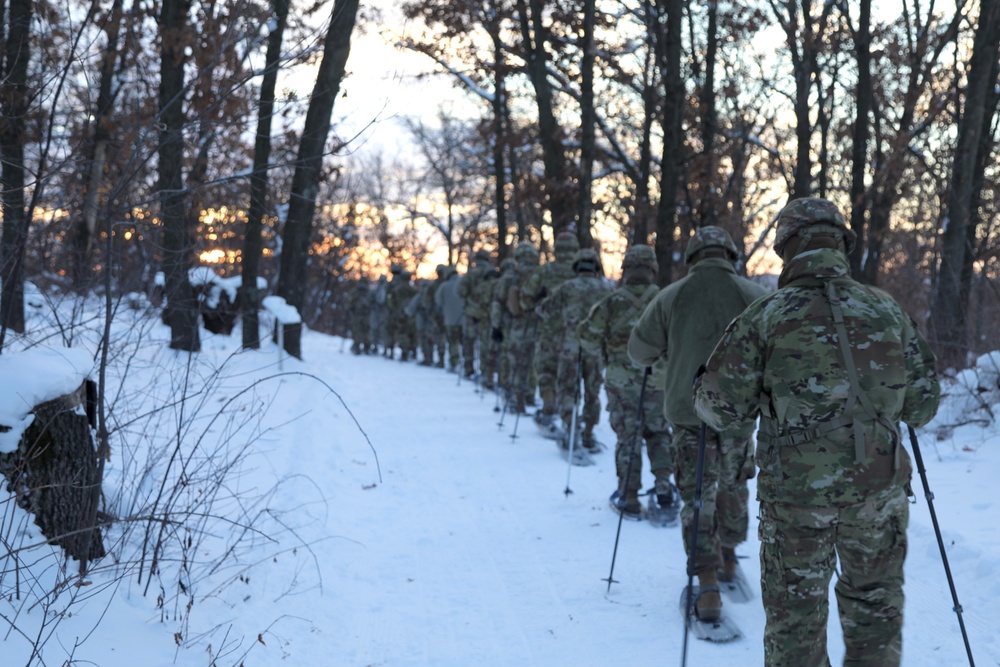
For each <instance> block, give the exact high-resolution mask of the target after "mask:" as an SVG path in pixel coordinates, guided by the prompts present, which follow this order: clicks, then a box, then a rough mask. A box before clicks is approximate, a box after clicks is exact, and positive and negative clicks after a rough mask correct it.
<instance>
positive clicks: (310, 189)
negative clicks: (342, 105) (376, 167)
mask: <svg viewBox="0 0 1000 667" xmlns="http://www.w3.org/2000/svg"><path fill="white" fill-rule="evenodd" d="M357 13H358V0H337V1H336V2H335V3H334V6H333V15H332V17H331V19H330V27H329V28H328V29H327V33H326V41H325V43H324V45H323V60H322V62H321V63H320V66H319V72H318V73H317V75H316V84H315V86H314V87H313V92H312V98H311V99H310V101H309V110H308V111H307V112H306V120H305V126H304V127H303V129H302V139H301V140H300V142H299V153H298V158H297V160H296V162H295V174H294V176H293V177H292V191H291V194H290V196H289V202H288V218H287V220H286V221H285V229H284V232H283V234H282V240H283V243H282V253H281V263H280V271H281V275H280V276H279V279H278V295H279V296H281V297H283V298H284V299H285V301H286V302H287V303H288V304H289V305H290V306H292V307H294V308H296V309H301V308H302V305H303V299H304V296H305V287H306V276H307V265H308V260H309V242H310V237H311V236H312V220H313V214H314V212H315V210H316V196H317V194H318V192H319V179H320V175H321V172H322V168H323V154H324V152H325V150H326V140H327V136H328V135H329V133H330V116H331V114H332V113H333V105H334V102H335V101H336V100H337V94H338V93H339V92H340V82H341V80H342V79H343V78H344V68H345V67H346V65H347V57H348V55H349V54H350V51H351V32H352V31H353V30H354V22H355V20H356V17H357ZM284 340H285V351H286V352H288V354H290V355H292V356H294V357H296V358H299V359H301V358H302V342H301V340H302V328H301V324H300V325H297V326H291V327H287V328H286V331H285V336H284Z"/></svg>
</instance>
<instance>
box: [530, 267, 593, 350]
mask: <svg viewBox="0 0 1000 667" xmlns="http://www.w3.org/2000/svg"><path fill="white" fill-rule="evenodd" d="M610 291H611V286H610V285H608V283H607V282H605V280H604V279H603V278H599V277H597V276H583V275H581V276H577V277H575V278H573V279H572V280H567V281H566V282H564V283H563V284H562V285H560V286H559V287H557V288H556V289H555V290H554V291H553V292H552V294H550V295H549V296H548V297H547V298H546V299H545V300H544V301H542V303H541V304H539V306H538V307H537V308H536V309H535V311H536V312H537V313H538V315H539V316H540V317H541V318H542V319H543V320H546V321H549V322H550V323H551V321H552V320H555V322H556V323H561V327H560V331H561V332H562V345H561V346H560V347H561V349H562V352H563V354H576V351H577V349H579V346H580V333H579V326H580V323H581V322H583V320H584V319H585V318H586V317H587V314H588V313H589V312H590V309H591V307H592V306H593V305H594V304H595V303H597V302H598V301H600V300H601V299H602V298H604V297H605V296H607V294H608V292H610Z"/></svg>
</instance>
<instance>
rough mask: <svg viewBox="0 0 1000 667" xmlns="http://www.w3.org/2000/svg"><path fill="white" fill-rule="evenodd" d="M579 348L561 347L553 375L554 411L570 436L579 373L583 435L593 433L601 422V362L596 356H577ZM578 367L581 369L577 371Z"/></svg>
mask: <svg viewBox="0 0 1000 667" xmlns="http://www.w3.org/2000/svg"><path fill="white" fill-rule="evenodd" d="M579 351H580V347H579V345H564V346H563V349H562V351H561V353H560V355H559V372H558V373H557V374H556V410H557V411H558V413H559V416H560V417H561V418H562V420H563V423H564V424H565V425H566V431H567V432H569V429H570V424H571V423H572V419H573V409H574V407H575V405H576V402H577V397H578V396H579V393H580V376H579V375H577V373H578V372H579V371H581V370H582V371H583V410H581V413H580V416H581V418H582V421H583V431H584V433H588V434H589V433H592V432H593V430H594V426H596V425H597V423H598V422H599V421H600V420H601V384H602V383H603V382H604V380H603V378H602V376H601V360H600V357H598V356H597V355H596V354H587V353H586V352H584V353H583V354H582V355H580V354H579ZM578 366H580V367H582V368H578Z"/></svg>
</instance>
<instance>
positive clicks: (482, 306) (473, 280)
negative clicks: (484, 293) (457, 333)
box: [458, 261, 491, 320]
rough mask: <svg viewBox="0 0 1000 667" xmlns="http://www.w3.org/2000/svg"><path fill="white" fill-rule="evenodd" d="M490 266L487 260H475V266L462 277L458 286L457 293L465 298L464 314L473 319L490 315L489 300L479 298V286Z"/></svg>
mask: <svg viewBox="0 0 1000 667" xmlns="http://www.w3.org/2000/svg"><path fill="white" fill-rule="evenodd" d="M490 268H491V267H490V265H489V263H487V262H482V261H479V262H476V264H475V266H473V267H472V268H471V269H469V270H468V272H467V273H466V274H465V276H463V277H462V282H461V283H460V284H459V286H458V295H459V296H460V297H462V298H463V299H465V314H466V316H468V317H470V318H472V319H475V320H481V319H483V318H485V317H489V316H490V311H489V308H490V304H489V301H488V300H482V299H481V298H480V290H479V286H480V285H481V284H482V283H483V282H484V279H483V276H485V275H486V272H487V271H489V270H490Z"/></svg>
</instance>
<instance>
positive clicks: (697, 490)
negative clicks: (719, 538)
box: [681, 422, 708, 667]
mask: <svg viewBox="0 0 1000 667" xmlns="http://www.w3.org/2000/svg"><path fill="white" fill-rule="evenodd" d="M707 440H708V426H706V425H705V422H702V423H701V429H700V430H699V431H698V463H697V465H696V466H695V472H694V503H693V505H692V506H693V509H694V514H693V516H692V517H691V550H690V551H689V552H688V561H687V571H688V585H687V600H686V601H685V603H684V648H683V650H682V652H681V667H685V665H687V650H688V635H689V634H690V633H689V632H688V619H689V618H690V617H691V605H692V604H694V590H693V589H694V568H692V567H691V560H692V558H693V556H694V555H695V554H697V553H698V515H699V514H701V481H702V477H703V476H704V475H705V442H706V441H707Z"/></svg>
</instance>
